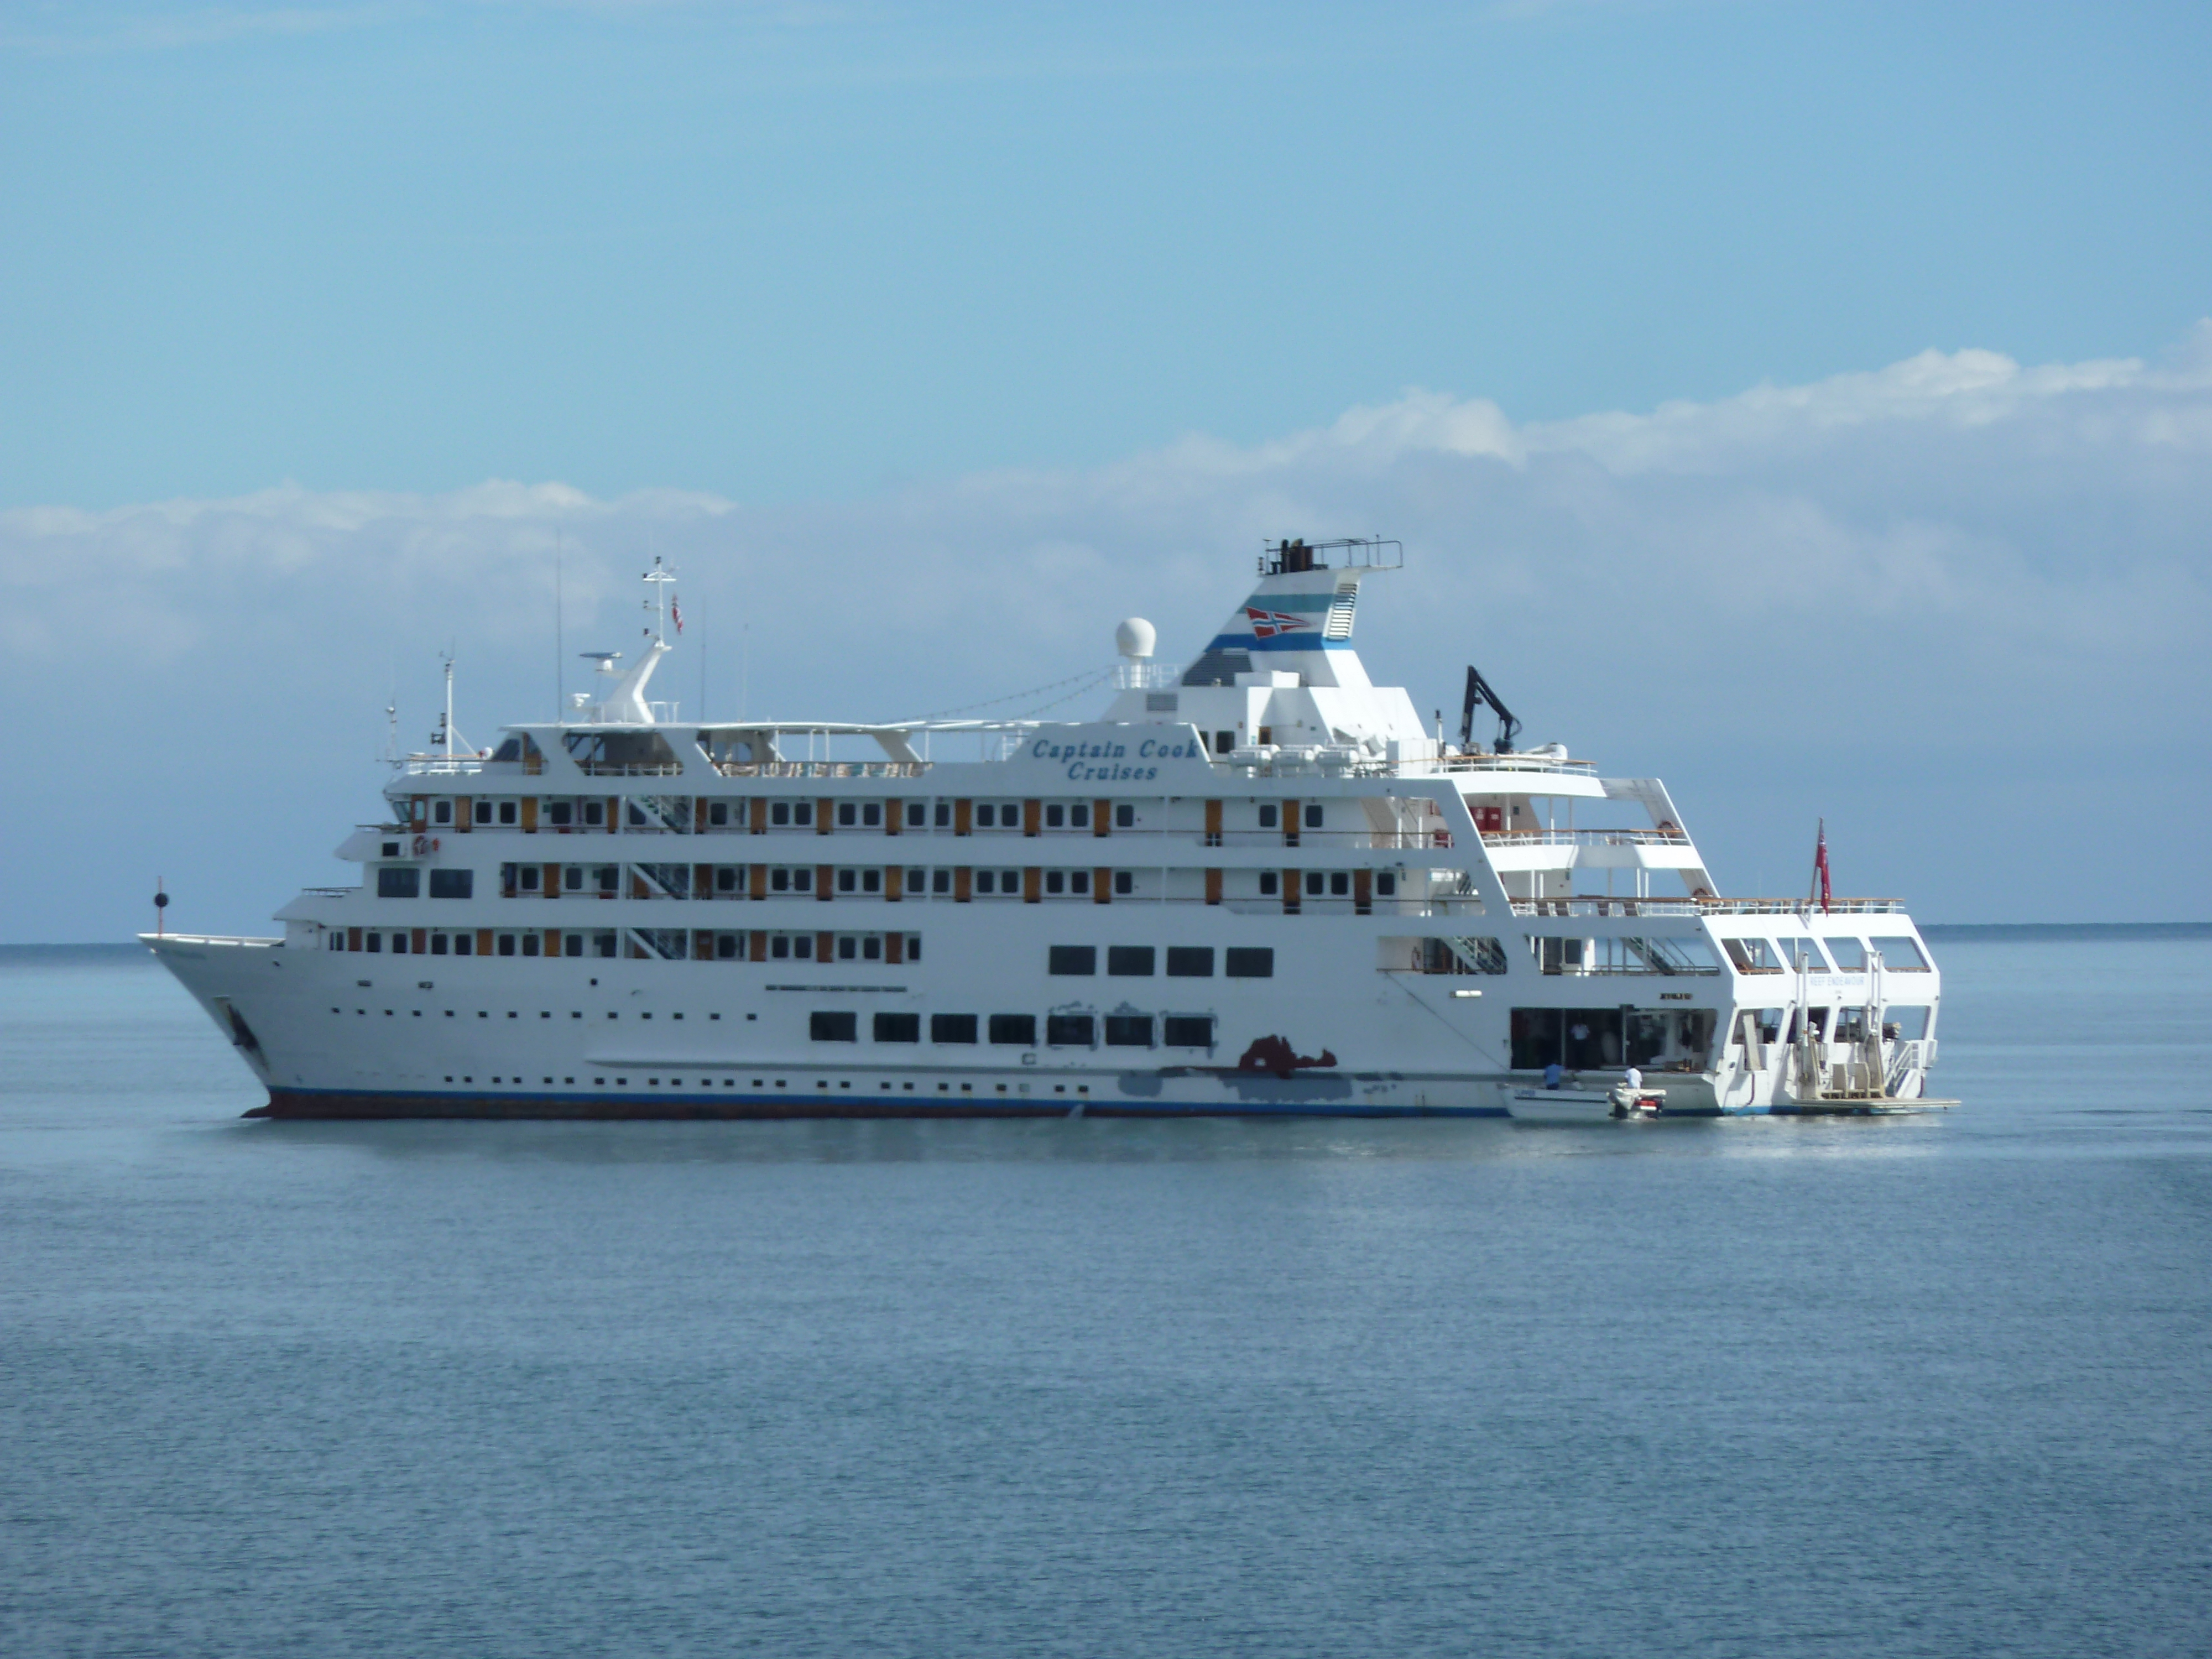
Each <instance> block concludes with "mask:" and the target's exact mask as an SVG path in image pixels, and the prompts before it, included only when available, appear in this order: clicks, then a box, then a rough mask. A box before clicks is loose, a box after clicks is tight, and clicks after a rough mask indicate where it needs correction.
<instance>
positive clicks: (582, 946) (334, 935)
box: [323, 927, 620, 957]
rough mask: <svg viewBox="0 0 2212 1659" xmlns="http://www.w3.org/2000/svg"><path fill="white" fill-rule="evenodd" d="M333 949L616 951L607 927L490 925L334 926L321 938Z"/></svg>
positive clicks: (522, 953) (513, 953) (520, 953)
mask: <svg viewBox="0 0 2212 1659" xmlns="http://www.w3.org/2000/svg"><path fill="white" fill-rule="evenodd" d="M323 939H324V943H325V945H327V946H328V947H329V948H330V949H331V950H333V951H369V952H371V953H373V954H381V953H382V952H384V951H386V950H389V951H391V953H392V955H393V956H405V955H407V954H408V953H409V952H410V951H412V952H413V953H414V954H415V955H416V956H429V957H446V956H453V957H473V956H484V957H489V956H501V957H537V956H547V957H614V956H617V955H618V954H620V947H619V943H618V939H619V936H618V935H617V933H614V932H613V931H612V930H611V929H605V928H602V929H599V930H597V931H592V932H581V931H578V930H576V929H574V928H570V929H567V930H557V929H556V930H553V931H550V932H547V933H539V932H538V931H536V930H535V929H532V930H531V931H529V932H526V933H501V932H496V931H495V930H493V929H491V928H489V927H484V928H478V929H476V930H474V931H473V932H466V933H464V932H459V931H456V932H453V933H447V932H444V931H443V930H441V929H435V928H426V927H413V928H409V927H393V928H390V929H385V928H377V927H333V928H331V930H330V932H329V933H325V935H324V936H323Z"/></svg>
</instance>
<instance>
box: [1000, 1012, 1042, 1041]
mask: <svg viewBox="0 0 2212 1659" xmlns="http://www.w3.org/2000/svg"><path fill="white" fill-rule="evenodd" d="M991 1041H992V1042H995V1043H999V1044H1000V1045H1001V1046H1003V1047H1006V1048H1036V1015H1035V1014H994V1015H992V1016H991Z"/></svg>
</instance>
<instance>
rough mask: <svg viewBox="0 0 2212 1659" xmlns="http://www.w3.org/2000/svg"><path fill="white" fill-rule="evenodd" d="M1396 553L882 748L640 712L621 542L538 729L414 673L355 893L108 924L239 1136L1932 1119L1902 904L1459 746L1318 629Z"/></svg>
mask: <svg viewBox="0 0 2212 1659" xmlns="http://www.w3.org/2000/svg"><path fill="white" fill-rule="evenodd" d="M1402 561H1403V553H1402V550H1401V547H1400V545H1399V544H1397V543H1395V542H1392V541H1387V540H1381V539H1348V540H1341V541H1328V542H1320V541H1316V542H1306V541H1294V540H1285V541H1281V542H1277V543H1273V544H1270V545H1269V546H1268V547H1267V549H1266V550H1265V551H1264V553H1263V554H1262V555H1261V557H1260V559H1259V568H1258V571H1257V574H1256V579H1255V580H1254V581H1253V585H1252V586H1251V589H1250V592H1249V594H1248V595H1247V597H1246V598H1245V599H1244V600H1243V603H1242V604H1240V605H1237V607H1236V609H1235V610H1233V611H1231V613H1230V615H1229V618H1228V620H1227V621H1226V622H1225V623H1223V624H1222V626H1221V628H1220V629H1219V630H1218V632H1217V633H1216V634H1215V635H1213V637H1212V639H1211V640H1209V641H1206V645H1205V647H1204V648H1203V650H1201V651H1200V652H1199V653H1197V654H1196V655H1195V657H1194V658H1193V659H1192V660H1190V662H1189V663H1188V665H1187V666H1180V667H1174V666H1170V665H1165V664H1163V663H1160V662H1158V661H1156V660H1155V659H1154V658H1153V647H1154V642H1155V633H1154V630H1153V629H1152V627H1151V625H1150V624H1148V623H1144V622H1142V621H1139V620H1137V619H1134V618H1133V619H1131V620H1129V621H1127V622H1125V623H1122V624H1121V627H1120V628H1119V629H1118V630H1117V632H1116V638H1117V643H1118V645H1119V647H1120V654H1121V665H1120V667H1119V668H1117V669H1115V670H1114V671H1112V675H1111V684H1110V687H1109V684H1108V682H1107V678H1106V677H1105V676H1104V675H1102V677H1101V679H1100V683H1099V685H1100V692H1101V694H1102V695H1104V694H1106V693H1107V692H1108V691H1109V690H1110V693H1111V696H1112V701H1111V702H1110V704H1109V706H1108V707H1107V708H1105V709H1104V711H1103V714H1101V715H1100V717H1099V718H1097V719H1096V720H1083V721H1074V722H1052V723H1048V722H1044V721H1040V720H996V721H990V720H891V721H886V722H884V723H881V724H876V725H854V724H850V723H839V722H831V721H823V720H738V721H736V722H734V723H714V724H709V723H706V722H703V721H694V722H691V723H688V724H687V723H685V722H684V721H682V720H679V719H678V717H677V716H678V713H679V712H680V711H679V709H678V708H677V707H676V706H673V705H671V704H667V703H663V702H654V701H652V700H649V699H648V697H647V691H648V690H649V689H650V683H651V681H652V678H653V673H654V671H655V669H656V668H658V667H659V665H660V664H661V662H662V659H664V658H665V657H666V656H667V655H668V654H669V653H670V652H671V650H672V649H673V648H674V647H671V644H670V641H669V639H668V632H667V625H666V623H667V612H668V605H667V601H666V598H665V596H666V594H667V592H668V591H669V589H668V580H669V576H670V573H668V572H667V571H665V570H663V569H661V568H659V567H658V566H656V568H655V569H654V570H653V571H652V572H649V573H647V582H648V583H649V584H651V586H648V588H647V592H648V593H650V594H652V595H653V596H654V597H653V598H652V599H647V602H646V603H647V611H648V615H651V616H654V617H658V622H657V624H656V625H654V626H651V627H648V628H647V630H646V635H645V641H646V642H645V643H644V644H643V646H642V647H641V650H640V652H639V653H637V659H636V660H635V662H633V663H630V664H629V665H624V664H623V662H622V661H621V659H619V658H618V657H616V656H611V655H608V656H601V657H600V658H599V674H597V675H596V676H595V678H596V679H597V680H598V682H599V684H600V685H601V687H602V689H601V690H599V692H598V693H597V694H596V695H593V694H588V693H587V694H578V695H577V696H574V697H573V698H572V700H571V702H570V704H569V706H568V707H567V708H564V709H563V711H562V714H563V715H564V718H562V720H558V721H556V722H554V723H549V724H541V725H530V724H525V725H517V726H507V727H505V728H504V729H503V730H502V732H501V735H500V741H499V742H498V744H496V746H495V747H493V748H491V749H489V750H479V751H473V752H471V751H466V750H463V749H462V748H461V747H460V746H459V744H457V743H456V740H455V732H454V730H453V722H452V710H451V690H450V686H451V671H450V667H449V669H448V693H447V720H446V724H445V726H444V732H443V744H442V747H440V746H439V745H437V744H434V745H433V747H432V749H431V750H430V751H429V752H426V753H423V754H419V755H416V756H413V757H407V758H404V759H402V760H399V761H398V762H396V763H395V765H394V771H393V775H392V779H391V781H390V782H389V783H388V784H387V785H386V787H385V790H384V811H383V814H382V817H381V818H380V821H379V822H376V823H369V824H364V825H362V826H361V827H359V828H357V829H355V830H354V832H353V833H352V834H351V835H349V836H347V837H346V839H345V840H344V842H343V843H342V844H341V845H340V846H339V848H337V856H338V857H339V858H340V859H342V860H345V861H346V862H348V863H349V864H352V865H356V866H359V867H360V869H361V872H362V878H361V880H360V881H359V882H358V883H357V884H354V885H349V886H340V887H329V888H313V889H310V890H307V891H305V892H303V893H301V894H300V895H299V896H297V897H296V898H295V899H294V900H293V901H292V902H290V903H289V904H288V905H286V906H285V907H284V908H283V909H281V910H280V911H279V912H277V917H276V919H277V920H278V921H281V922H282V923H283V935H282V937H277V938H214V937H207V936H200V935H191V934H179V933H155V934H148V935H143V936H142V937H143V939H144V941H145V943H146V944H147V945H148V946H149V948H151V949H152V950H153V951H154V952H155V955H156V956H158V957H160V959H161V961H162V962H163V963H166V964H167V967H168V969H169V970H170V971H171V972H172V973H173V974H174V975H176V976H177V978H178V979H179V981H181V982H182V983H183V984H184V986H185V988H186V989H187V990H188V991H190V992H191V994H192V996H193V997H195V998H196V999H197V1000H198V1001H199V1003H200V1004H201V1006H203V1007H204V1008H205V1009H206V1010H207V1012H209V1014H210V1016H211V1017H212V1018H214V1020H215V1022H216V1025H217V1026H218V1028H219V1029H220V1030H222V1032H223V1033H224V1034H225V1035H226V1036H228V1038H229V1039H230V1041H231V1042H233V1043H234V1045H235V1047H236V1048H237V1050H238V1053H239V1055H240V1058H241V1059H242V1060H244V1062H245V1063H246V1065H247V1066H250V1067H251V1068H252V1073H253V1075H254V1077H255V1078H256V1079H258V1081H259V1082H260V1083H261V1084H262V1085H264V1087H265V1088H266V1090H267V1091H268V1101H267V1103H266V1104H265V1105H262V1106H259V1107H258V1108H257V1109H255V1111H254V1112H253V1113H252V1114H250V1115H258V1116H264V1117H278V1118H294V1117H310V1118H353V1117H517V1118H540V1117H588V1118H621V1117H641V1118H694V1117H715V1118H744V1117H778V1118H780V1117H833V1116H834V1117H851V1116H890V1115H897V1116H916V1117H924V1116H994V1115H1006V1114H1015V1115H1023V1114H1028V1115H1041V1114H1054V1115H1083V1114H1103V1115H1133V1114H1141V1115H1188V1114H1240V1115H1243V1114H1257V1115H1269V1114H1305V1115H1342V1116H1365V1115H1471V1116H1485V1115H1487V1116H1531V1117H1544V1116H1548V1115H1554V1111H1553V1109H1555V1108H1557V1107H1559V1106H1560V1105H1562V1104H1563V1103H1570V1102H1574V1101H1591V1102H1599V1103H1602V1102H1607V1101H1610V1102H1611V1103H1613V1104H1612V1114H1611V1115H1616V1116H1618V1115H1651V1114H1654V1113H1656V1114H1657V1115H1668V1116H1672V1115H1729V1114H1738V1113H1793V1112H1808V1113H1809V1112H1871V1111H1882V1110H1896V1109H1912V1107H1913V1106H1914V1105H1915V1103H1921V1102H1923V1101H1924V1100H1925V1099H1926V1097H1927V1095H1928V1086H1927V1085H1928V1080H1929V1072H1930V1068H1931V1067H1932V1066H1934V1064H1935V1060H1936V1023H1937V1012H1938V1007H1939V1003H1940V988H1939V987H1940V985H1941V980H1940V978H1939V975H1938V972H1937V969H1936V964H1935V962H1934V960H1933V958H1932V957H1931V956H1930V954H1929V950H1928V947H1927V945H1926V943H1925V942H1924V940H1923V939H1922V938H1921V936H1920V934H1919V932H1918V930H1917V928H1916V927H1914V926H1913V924H1912V921H1911V919H1910V917H1909V916H1908V915H1907V914H1906V913H1905V908H1904V906H1903V905H1902V904H1901V903H1900V902H1898V901H1896V900H1893V899H1867V898H1860V899H1847V898H1837V897H1834V896H1827V895H1825V894H1816V895H1815V896H1813V897H1810V898H1805V899H1796V898H1760V897H1730V896H1724V895H1723V892H1722V891H1721V890H1720V887H1719V885H1718V884H1717V881H1716V879H1715V878H1714V876H1713V874H1712V873H1711V872H1710V871H1709V870H1708V869H1707V867H1706V866H1705V860H1704V858H1703V857H1702V856H1701V855H1700V854H1699V850H1698V846H1697V843H1696V842H1695V841H1694V840H1692V837H1691V836H1690V833H1689V830H1688V828H1687V826H1686V821H1685V819H1684V817H1683V815H1682V813H1681V812H1680V810H1679V809H1678V808H1677V807H1676V806H1675V805H1674V801H1673V799H1671V798H1670V797H1669V795H1668V792H1667V790H1666V788H1665V787H1664V786H1663V785H1662V783H1661V782H1660V781H1658V780H1657V779H1656V778H1639V777H1613V776H1607V775H1603V774H1602V773H1601V770H1600V769H1599V768H1598V767H1596V766H1595V765H1594V764H1593V763H1590V762H1589V761H1587V760H1583V759H1577V758H1575V757H1573V756H1572V755H1571V752H1570V751H1569V750H1567V749H1566V748H1565V747H1564V746H1563V745H1560V744H1546V745H1543V746H1541V747H1537V748H1533V749H1529V750H1521V749H1516V747H1515V743H1516V738H1517V735H1518V723H1517V721H1516V720H1514V719H1513V717H1512V716H1511V715H1510V714H1509V713H1508V712H1507V710H1506V708H1505V705H1504V702H1503V701H1502V700H1501V699H1500V698H1499V696H1498V694H1497V693H1496V692H1495V691H1493V690H1492V688H1491V686H1490V685H1489V684H1488V682H1487V681H1486V680H1485V679H1484V678H1483V677H1482V676H1481V675H1480V673H1478V672H1477V671H1475V670H1474V668H1472V667H1470V668H1469V669H1468V673H1467V685H1466V696H1465V702H1464V707H1463V708H1462V719H1461V723H1460V727H1459V731H1458V732H1457V734H1456V736H1457V741H1456V742H1455V741H1452V740H1451V738H1450V737H1449V735H1448V734H1447V732H1445V730H1444V728H1443V720H1442V719H1441V717H1439V719H1438V720H1437V723H1436V725H1435V726H1433V727H1425V726H1424V725H1423V723H1422V721H1421V719H1420V717H1419V712H1418V711H1417V709H1416V708H1415V707H1414V705H1413V700H1412V699H1411V697H1410V696H1408V695H1407V692H1406V691H1405V690H1403V689H1401V688H1400V687H1396V686H1384V685H1377V684H1374V683H1373V682H1371V681H1370V679H1369V678H1368V675H1367V672H1366V670H1365V668H1364V666H1363V665H1362V664H1361V661H1360V659H1359V656H1358V653H1357V652H1356V651H1355V650H1354V648H1353V645H1352V634H1353V627H1354V622H1355V618H1356V617H1357V615H1358V605H1359V600H1360V597H1361V593H1362V590H1363V588H1364V587H1365V586H1366V585H1367V584H1368V583H1369V582H1370V580H1375V579H1376V578H1378V577H1383V576H1385V575H1387V574H1388V573H1389V572H1391V571H1393V570H1395V569H1397V568H1401V564H1402ZM1385 586H1386V588H1387V584H1385ZM680 631H681V629H680V625H679V629H678V632H679V634H680ZM1102 631H1103V630H1102ZM1479 714H1480V716H1481V718H1482V721H1483V723H1484V724H1485V725H1487V724H1488V722H1489V721H1490V720H1492V719H1493V718H1494V719H1495V720H1496V722H1497V730H1496V732H1495V734H1494V736H1493V737H1492V740H1491V741H1490V742H1489V743H1488V744H1487V745H1486V744H1484V743H1482V742H1480V741H1478V733H1477V731H1476V725H1477V716H1478V715H1479ZM956 755H957V757H955V756H956ZM1823 868H1824V870H1825V866H1823ZM1823 885H1825V882H1823ZM1566 1115H1573V1114H1572V1112H1571V1110H1570V1111H1569V1112H1568V1113H1567V1114H1566Z"/></svg>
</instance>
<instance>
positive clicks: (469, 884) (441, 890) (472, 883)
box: [430, 870, 477, 899]
mask: <svg viewBox="0 0 2212 1659" xmlns="http://www.w3.org/2000/svg"><path fill="white" fill-rule="evenodd" d="M476 885H477V872H475V871H473V870H433V871H432V872H430V896H431V897H432V898H455V899H465V898H468V897H470V896H472V895H473V894H474V893H475V891H476Z"/></svg>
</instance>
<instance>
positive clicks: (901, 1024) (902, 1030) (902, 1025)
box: [876, 1014, 921, 1042]
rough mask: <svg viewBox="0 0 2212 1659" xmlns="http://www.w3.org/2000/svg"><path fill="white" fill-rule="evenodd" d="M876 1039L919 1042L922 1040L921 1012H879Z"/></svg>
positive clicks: (879, 1040)
mask: <svg viewBox="0 0 2212 1659" xmlns="http://www.w3.org/2000/svg"><path fill="white" fill-rule="evenodd" d="M876 1041H877V1042H921V1015H920V1014H878V1015H877V1016H876Z"/></svg>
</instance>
